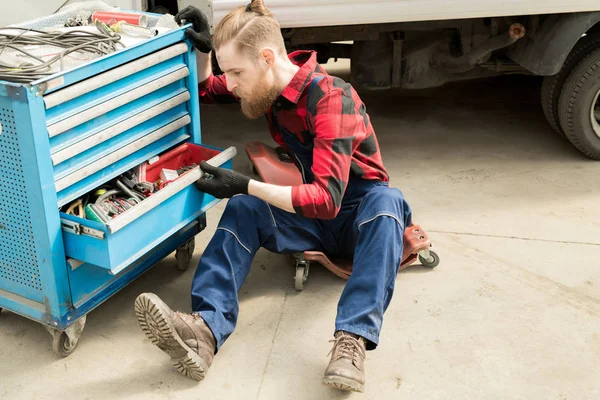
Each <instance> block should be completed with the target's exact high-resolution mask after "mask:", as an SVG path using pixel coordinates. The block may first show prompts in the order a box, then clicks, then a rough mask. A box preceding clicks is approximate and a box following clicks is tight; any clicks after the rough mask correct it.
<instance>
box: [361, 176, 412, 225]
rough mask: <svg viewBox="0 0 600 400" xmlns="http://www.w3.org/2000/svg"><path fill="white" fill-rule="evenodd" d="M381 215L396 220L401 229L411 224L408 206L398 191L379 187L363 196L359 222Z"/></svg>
mask: <svg viewBox="0 0 600 400" xmlns="http://www.w3.org/2000/svg"><path fill="white" fill-rule="evenodd" d="M383 215H389V216H393V217H395V218H397V219H398V222H400V224H401V225H402V228H406V226H408V225H410V224H411V223H412V217H411V210H410V206H409V205H408V203H407V202H406V199H405V198H404V195H403V194H402V192H401V191H400V190H398V189H395V188H390V187H387V186H380V187H377V188H374V189H373V190H371V191H370V192H369V193H367V194H366V195H365V197H364V199H363V201H362V203H361V205H360V210H359V220H366V219H369V218H373V217H376V216H383ZM359 222H360V221H359Z"/></svg>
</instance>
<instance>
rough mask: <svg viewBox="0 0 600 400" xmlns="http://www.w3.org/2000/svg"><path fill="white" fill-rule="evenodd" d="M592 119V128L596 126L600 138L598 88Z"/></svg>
mask: <svg viewBox="0 0 600 400" xmlns="http://www.w3.org/2000/svg"><path fill="white" fill-rule="evenodd" d="M590 119H591V122H592V128H594V132H596V136H598V137H599V138H600V90H598V93H596V96H595V97H594V101H592V107H591V110H590Z"/></svg>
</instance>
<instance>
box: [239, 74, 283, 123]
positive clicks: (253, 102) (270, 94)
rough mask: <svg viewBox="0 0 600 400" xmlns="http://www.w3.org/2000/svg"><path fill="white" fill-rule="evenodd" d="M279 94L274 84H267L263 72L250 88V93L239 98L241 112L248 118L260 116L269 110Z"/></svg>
mask: <svg viewBox="0 0 600 400" xmlns="http://www.w3.org/2000/svg"><path fill="white" fill-rule="evenodd" d="M234 94H235V92H234ZM280 94H281V93H280V92H279V90H277V87H276V86H275V85H273V86H270V85H269V83H268V82H267V78H266V74H264V75H263V76H262V78H261V79H260V80H259V81H258V83H257V84H256V86H255V87H254V88H253V89H252V94H250V95H248V96H246V97H245V98H241V99H240V102H241V106H242V114H244V115H245V116H246V118H248V119H258V118H260V117H261V116H263V115H265V114H266V113H267V111H269V108H271V105H272V104H273V102H274V101H275V99H276V98H277V96H279V95H280ZM238 97H240V96H238Z"/></svg>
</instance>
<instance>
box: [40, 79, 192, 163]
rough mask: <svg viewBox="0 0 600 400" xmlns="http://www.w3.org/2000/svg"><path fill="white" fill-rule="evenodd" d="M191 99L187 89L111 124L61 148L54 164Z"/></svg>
mask: <svg viewBox="0 0 600 400" xmlns="http://www.w3.org/2000/svg"><path fill="white" fill-rule="evenodd" d="M189 99H190V92H188V91H186V92H184V93H181V94H179V95H177V96H175V97H172V98H171V99H169V100H167V101H164V102H162V103H160V104H157V105H156V106H154V107H151V108H149V109H147V110H145V111H142V112H141V113H139V114H136V115H134V116H132V117H130V118H128V119H126V120H124V121H122V122H119V123H118V124H116V125H113V126H111V127H110V128H106V129H104V130H103V131H100V132H98V133H97V134H95V135H94V136H90V137H89V138H87V139H84V140H82V141H81V142H78V143H75V144H74V145H72V146H70V147H67V148H66V149H64V150H60V151H58V152H56V153H55V154H53V155H52V156H51V157H50V158H52V164H53V165H58V164H60V163H62V162H64V161H65V160H68V159H70V158H73V157H75V156H76V155H78V154H81V153H83V152H84V151H87V150H89V149H91V148H93V147H94V146H98V145H99V144H101V143H104V142H106V141H107V140H109V139H112V138H113V137H115V136H118V135H120V134H121V133H123V132H125V131H127V130H129V129H131V128H133V127H135V126H137V125H140V124H142V123H144V122H146V121H148V120H150V119H152V118H154V117H156V116H157V115H159V114H162V113H163V112H165V111H168V110H170V109H172V108H174V107H177V106H178V105H180V104H183V103H185V102H186V101H188V100H189Z"/></svg>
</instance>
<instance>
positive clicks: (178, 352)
mask: <svg viewBox="0 0 600 400" xmlns="http://www.w3.org/2000/svg"><path fill="white" fill-rule="evenodd" d="M135 314H136V316H137V319H138V323H139V325H140V328H142V331H143V332H144V334H145V335H146V337H147V338H148V339H150V341H151V342H152V344H154V345H156V346H157V347H158V348H159V349H161V350H162V351H164V352H165V353H166V354H168V355H169V357H171V362H172V363H173V366H174V367H175V369H177V371H179V372H180V373H182V374H183V375H185V376H186V377H188V378H190V379H193V380H196V381H201V380H202V379H204V377H205V376H206V371H207V370H208V366H207V365H206V363H205V362H204V360H202V358H201V357H200V356H199V355H198V354H196V352H194V351H193V350H192V349H191V348H190V347H189V346H188V345H186V344H185V343H184V342H183V340H181V337H180V336H179V334H177V331H176V330H175V327H174V326H173V324H172V323H171V319H170V318H169V317H168V315H169V314H170V309H169V308H168V307H167V305H166V304H165V303H164V302H163V301H162V300H161V299H160V298H159V297H158V296H156V295H155V294H152V293H144V294H141V295H139V296H138V298H137V299H136V300H135Z"/></svg>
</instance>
